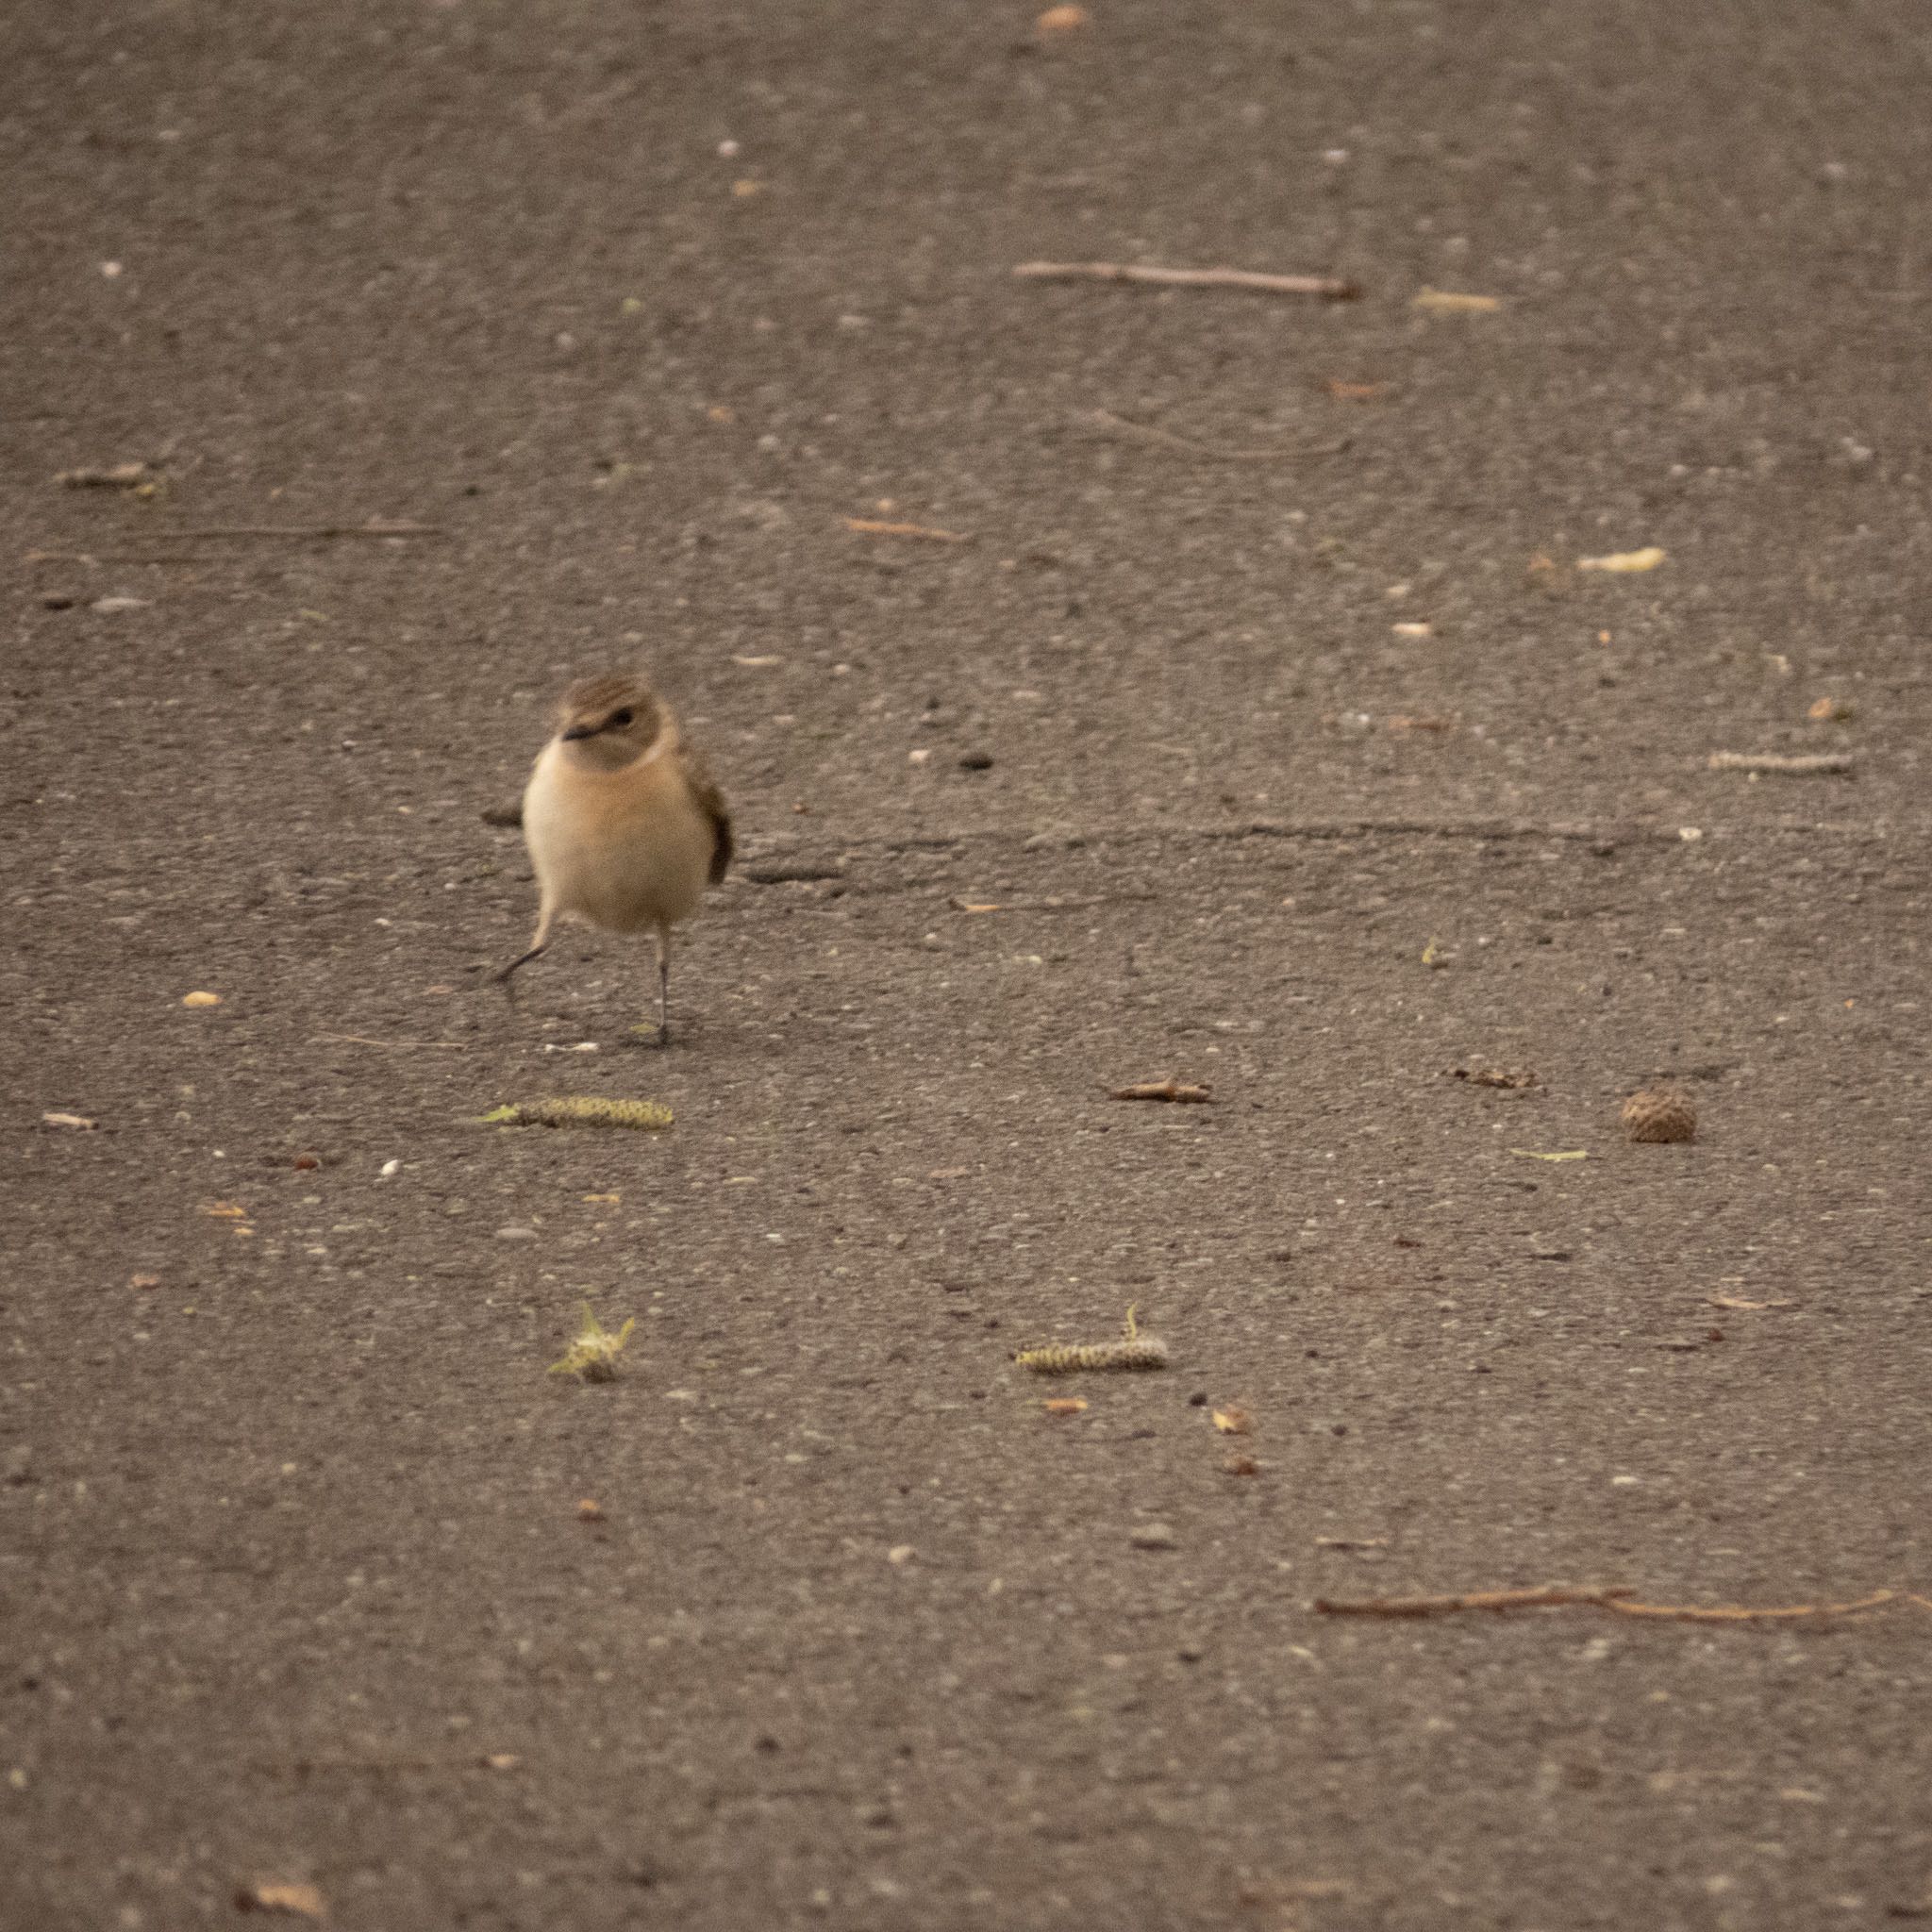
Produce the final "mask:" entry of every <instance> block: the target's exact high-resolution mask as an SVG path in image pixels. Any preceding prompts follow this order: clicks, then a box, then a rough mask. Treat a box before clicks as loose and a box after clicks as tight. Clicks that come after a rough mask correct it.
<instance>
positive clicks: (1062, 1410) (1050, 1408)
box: [1040, 1395, 1087, 1415]
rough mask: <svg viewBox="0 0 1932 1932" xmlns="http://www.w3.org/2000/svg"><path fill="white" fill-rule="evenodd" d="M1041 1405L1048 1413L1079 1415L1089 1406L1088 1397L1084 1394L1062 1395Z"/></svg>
mask: <svg viewBox="0 0 1932 1932" xmlns="http://www.w3.org/2000/svg"><path fill="white" fill-rule="evenodd" d="M1040 1406H1041V1408H1043V1409H1044V1410H1045V1411H1046V1412H1047V1414H1048V1415H1079V1414H1080V1413H1081V1412H1082V1411H1083V1410H1084V1409H1085V1408H1086V1407H1087V1398H1086V1397H1085V1396H1084V1395H1061V1396H1057V1397H1055V1398H1054V1399H1053V1400H1052V1401H1050V1402H1042V1403H1041V1405H1040Z"/></svg>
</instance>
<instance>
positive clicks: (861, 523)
mask: <svg viewBox="0 0 1932 1932" xmlns="http://www.w3.org/2000/svg"><path fill="white" fill-rule="evenodd" d="M845 527H846V528H847V529H848V530H853V531H856V532H857V533H858V535H859V536H861V537H924V538H925V539H927V540H928V541H931V542H934V543H964V542H966V541H968V540H967V539H966V538H965V537H962V536H961V535H960V534H959V532H958V530H938V529H934V528H933V527H932V526H931V525H927V524H886V523H881V522H879V520H878V519H877V518H876V517H847V518H846V519H845Z"/></svg>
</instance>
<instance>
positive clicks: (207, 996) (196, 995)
mask: <svg viewBox="0 0 1932 1932" xmlns="http://www.w3.org/2000/svg"><path fill="white" fill-rule="evenodd" d="M221 1003H222V996H221V994H220V993H218V992H185V993H183V994H182V995H181V1004H182V1005H183V1006H184V1007H218V1006H220V1005H221Z"/></svg>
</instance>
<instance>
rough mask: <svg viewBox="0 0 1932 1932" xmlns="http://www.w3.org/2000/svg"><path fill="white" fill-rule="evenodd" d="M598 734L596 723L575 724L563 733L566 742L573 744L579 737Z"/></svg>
mask: <svg viewBox="0 0 1932 1932" xmlns="http://www.w3.org/2000/svg"><path fill="white" fill-rule="evenodd" d="M596 735H597V727H596V725H594V724H573V725H572V726H571V727H570V729H569V730H568V731H566V732H565V733H564V734H563V741H564V743H566V744H572V743H575V741H576V740H578V739H579V738H595V737H596Z"/></svg>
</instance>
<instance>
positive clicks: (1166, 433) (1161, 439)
mask: <svg viewBox="0 0 1932 1932" xmlns="http://www.w3.org/2000/svg"><path fill="white" fill-rule="evenodd" d="M1087 420H1088V422H1090V423H1092V424H1094V425H1097V426H1098V427H1100V428H1102V429H1113V430H1118V431H1119V432H1120V433H1121V434H1122V435H1124V436H1131V437H1135V438H1137V439H1139V441H1142V442H1153V443H1158V444H1159V445H1160V447H1161V448H1163V449H1178V450H1184V451H1186V453H1187V454H1188V455H1189V456H1191V457H1208V458H1213V459H1214V460H1216V461H1218V462H1224V463H1282V462H1286V461H1287V460H1288V459H1289V458H1291V457H1339V456H1340V455H1341V453H1342V451H1343V450H1345V449H1346V448H1347V447H1348V439H1347V438H1346V437H1343V438H1342V439H1341V441H1340V442H1324V443H1323V444H1321V445H1320V447H1318V448H1315V449H1223V448H1221V447H1220V446H1219V445H1217V444H1215V443H1211V442H1196V441H1194V440H1193V439H1192V438H1191V437H1187V436H1176V435H1175V434H1174V431H1173V430H1171V429H1157V428H1156V427H1155V426H1154V425H1152V424H1151V423H1135V422H1132V421H1131V420H1129V419H1128V418H1127V417H1125V416H1116V415H1115V414H1114V413H1113V411H1112V410H1111V409H1090V410H1089V411H1088V412H1087Z"/></svg>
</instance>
